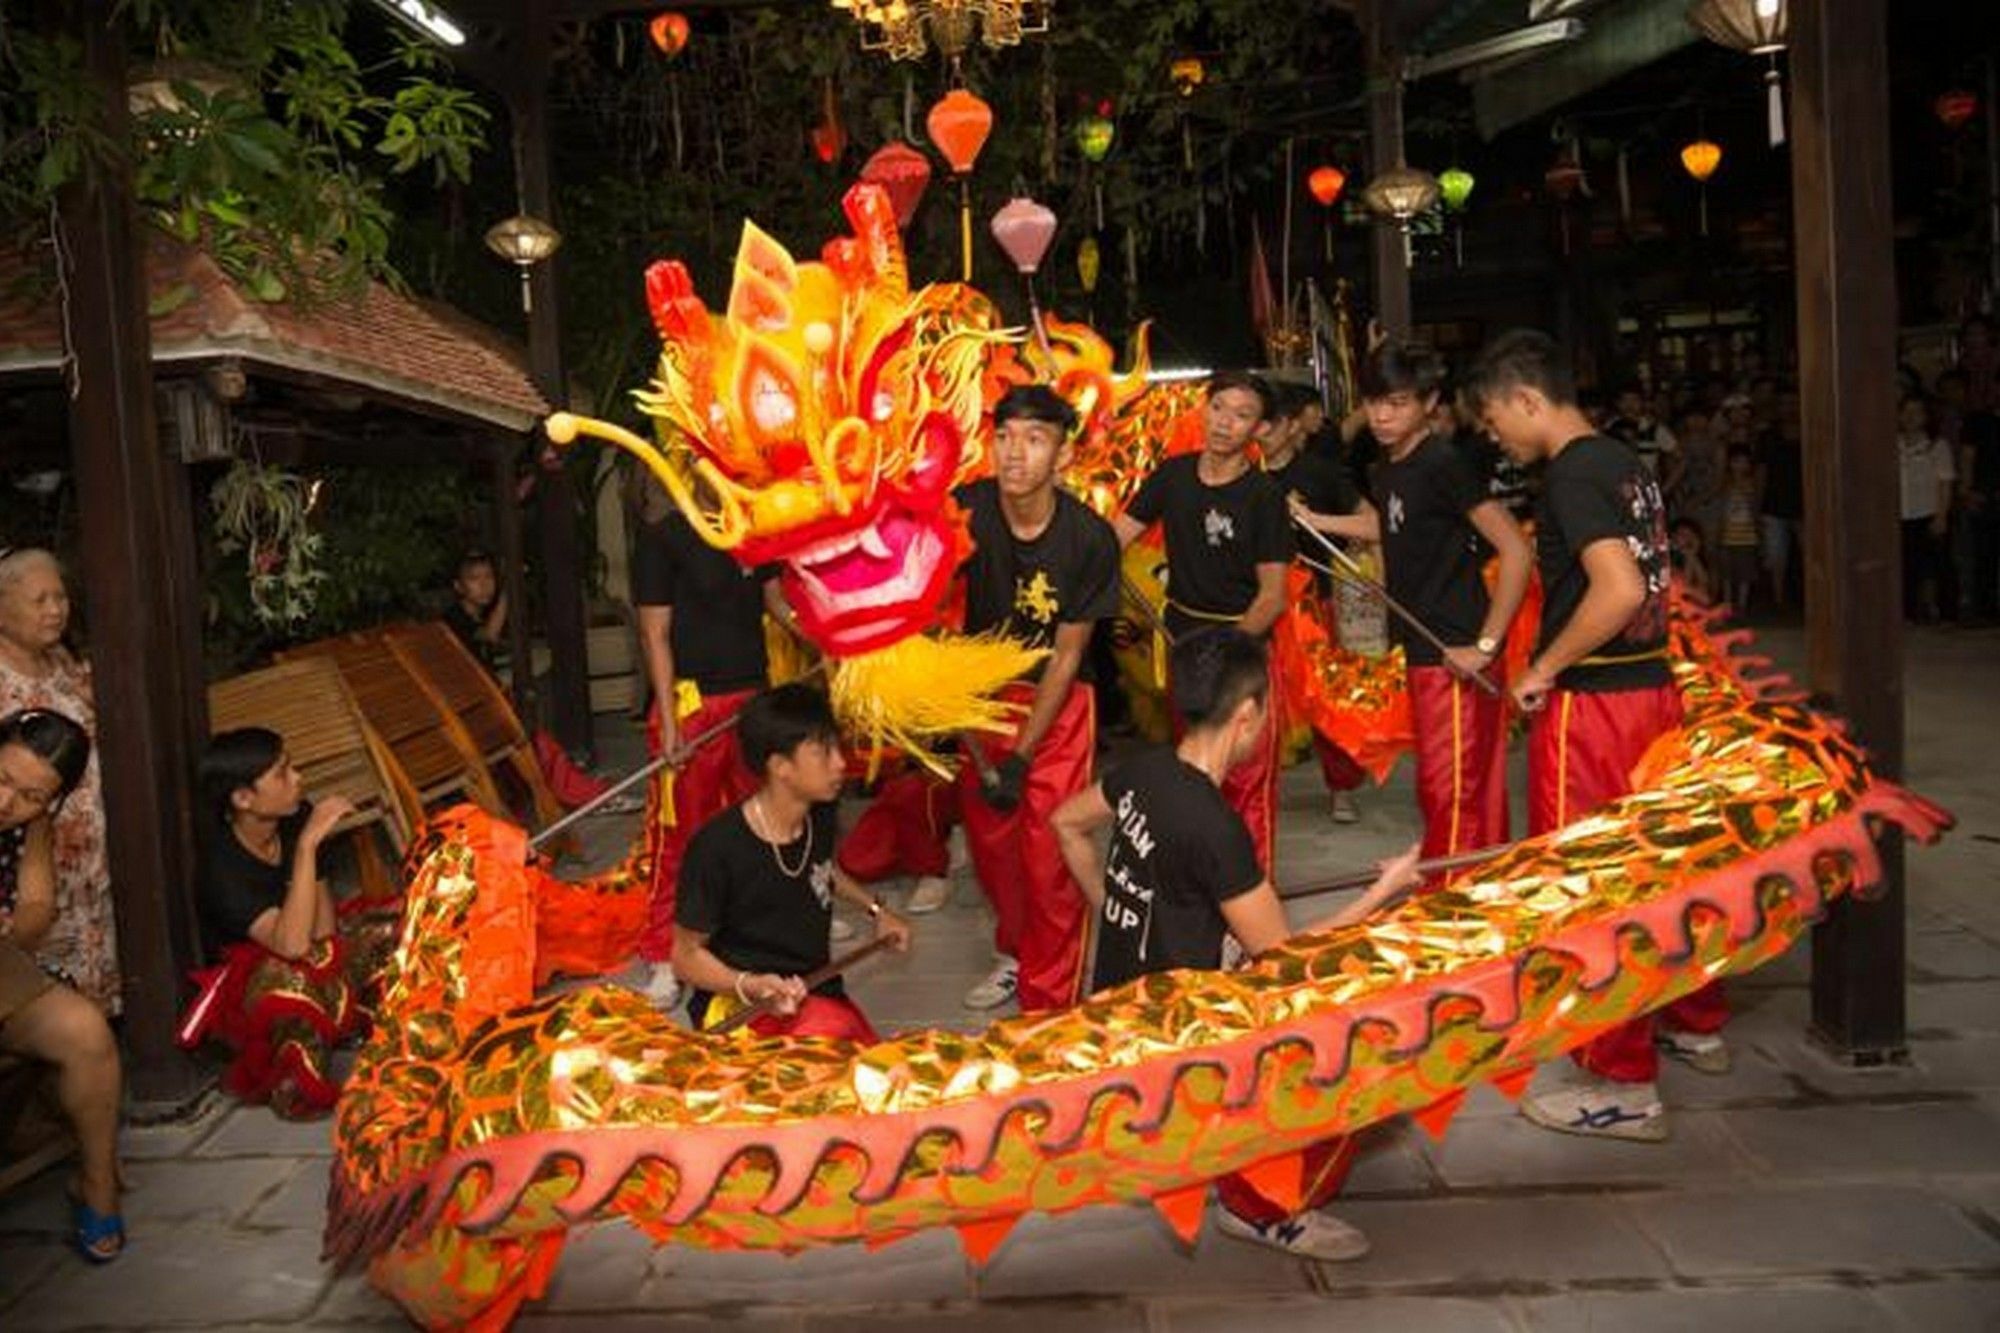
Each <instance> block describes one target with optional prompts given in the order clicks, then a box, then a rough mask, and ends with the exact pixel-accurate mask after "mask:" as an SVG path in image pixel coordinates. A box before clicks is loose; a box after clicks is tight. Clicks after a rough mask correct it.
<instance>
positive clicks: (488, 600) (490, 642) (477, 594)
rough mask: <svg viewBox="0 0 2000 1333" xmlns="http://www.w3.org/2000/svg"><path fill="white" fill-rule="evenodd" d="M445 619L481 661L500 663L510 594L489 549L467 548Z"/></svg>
mask: <svg viewBox="0 0 2000 1333" xmlns="http://www.w3.org/2000/svg"><path fill="white" fill-rule="evenodd" d="M444 623H445V626H446V627H447V628H448V629H450V630H451V632H452V633H453V634H454V635H456V636H457V638H458V641H459V642H460V643H462V644H464V645H465V647H466V651H468V652H470V653H471V654H472V655H473V656H474V657H475V658H477V659H478V660H479V665H481V666H483V667H485V668H486V669H487V670H488V671H492V670H495V669H496V668H497V667H498V666H499V664H500V659H501V657H502V651H501V650H502V649H503V648H505V647H506V644H507V594H506V593H504V592H502V591H501V590H500V578H499V575H498V573H497V572H496V570H495V569H494V566H493V557H492V556H490V555H488V554H486V552H484V551H467V552H466V553H465V554H464V555H462V556H460V557H459V560H458V572H457V573H456V574H454V575H453V576H452V580H451V605H449V606H447V607H446V608H445V609H444Z"/></svg>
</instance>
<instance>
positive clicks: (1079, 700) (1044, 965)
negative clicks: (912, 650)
mask: <svg viewBox="0 0 2000 1333" xmlns="http://www.w3.org/2000/svg"><path fill="white" fill-rule="evenodd" d="M1005 697H1007V698H1009V699H1011V700H1013V701H1015V702H1017V703H1020V704H1022V705H1024V706H1025V705H1026V704H1028V703H1029V702H1030V701H1031V700H1032V699H1033V698H1034V687H1033V686H1031V685H1026V684H1017V685H1013V686H1010V687H1009V688H1008V690H1007V692H1006V695H1005ZM1016 734H1018V733H1016ZM969 743H970V744H973V745H978V746H980V747H981V748H982V749H983V750H984V751H985V753H986V755H987V757H988V758H990V759H991V760H992V761H993V762H995V763H998V762H999V761H1000V759H1001V758H1002V757H1003V756H1004V755H1006V754H1007V753H1008V751H1009V748H1010V746H1011V745H1012V743H1013V737H1011V736H1009V737H1004V738H1002V737H996V736H986V735H982V736H979V737H977V738H971V739H970V740H969ZM1096 748H1097V700H1096V696H1095V695H1094V694H1093V693H1092V692H1091V689H1090V687H1089V686H1088V685H1086V684H1083V683H1081V682H1079V683H1077V684H1075V685H1072V686H1071V687H1070V691H1069V698H1067V699H1065V700H1064V701H1063V706H1062V708H1061V710H1060V711H1059V712H1057V714H1056V718H1055V721H1054V722H1053V723H1051V724H1050V725H1049V729H1048V731H1047V732H1046V733H1045V734H1044V735H1043V736H1042V739H1041V743H1040V744H1038V745H1036V746H1035V752H1034V754H1033V755H1031V756H1030V757H1029V760H1028V781H1027V786H1026V789H1025V790H1024V792H1023V793H1022V796H1021V803H1020V804H1019V805H1018V806H1016V807H1014V809H1012V810H1009V811H1006V812H1005V813H1002V812H1001V811H999V810H995V809H994V808H993V807H992V806H990V805H988V804H987V803H986V800H985V797H984V796H982V795H981V794H980V789H979V774H978V772H977V770H976V769H975V768H974V766H973V765H971V764H966V765H965V766H964V767H963V768H962V769H961V770H960V771H959V775H958V809H959V815H960V817H961V818H962V819H964V820H965V844H966V850H967V851H969V852H970V853H971V854H972V868H973V870H974V871H976V872H977V873H978V875H979V885H980V887H981V888H982V889H983V890H985V893H986V900H987V901H988V902H990V903H992V904H993V915H994V916H995V917H996V918H998V923H999V924H998V929H997V931H996V932H995V934H996V936H997V939H996V940H995V943H996V944H997V945H998V947H999V950H1000V952H1001V953H1003V954H1006V955H1007V956H1008V957H1010V958H1012V959H1014V960H1015V961H1016V962H1017V963H1019V964H1020V966H1021V973H1020V989H1019V991H1018V992H1017V998H1018V1000H1019V1002H1020V1005H1021V1012H1023V1013H1033V1012H1035V1011H1036V1010H1041V1009H1060V1008H1064V1007H1066V1006H1068V1005H1072V1004H1075V1003H1076V1001H1077V998H1078V994H1079V991H1080V988H1081V986H1082V984H1083V935H1084V920H1085V917H1086V915H1087V912H1086V908H1085V906H1084V900H1083V891H1082V890H1081V889H1079V888H1078V887H1077V884H1076V881H1075V880H1074V879H1072V878H1071V877H1070V873H1069V867H1068V866H1067V865H1066V864H1064V862H1063V858H1062V850H1061V849H1060V848H1059V847H1058V846H1057V845H1056V835H1055V829H1054V827H1053V824H1052V822H1051V818H1052V816H1053V815H1054V814H1055V812H1056V807H1057V806H1059V805H1061V804H1062V803H1063V802H1064V801H1067V800H1068V799H1069V798H1070V797H1072V796H1074V795H1075V794H1076V793H1078V792H1080V791H1082V790H1083V789H1084V788H1085V787H1087V786H1089V785H1090V769H1091V761H1092V759H1093V757H1094V755H1095V751H1096Z"/></svg>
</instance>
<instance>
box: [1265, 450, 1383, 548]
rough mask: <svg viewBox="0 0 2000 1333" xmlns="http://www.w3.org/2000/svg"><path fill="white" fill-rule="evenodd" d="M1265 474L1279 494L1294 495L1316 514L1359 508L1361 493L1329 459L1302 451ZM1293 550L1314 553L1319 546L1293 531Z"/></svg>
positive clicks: (1349, 511)
mask: <svg viewBox="0 0 2000 1333" xmlns="http://www.w3.org/2000/svg"><path fill="white" fill-rule="evenodd" d="M1264 475H1265V476H1267V477H1269V478H1270V479H1271V482H1272V484H1273V485H1275V486H1276V487H1277V488H1278V495H1279V496H1280V497H1281V498H1283V497H1289V496H1293V495H1296V496H1298V497H1299V499H1301V500H1303V501H1305V503H1306V508H1308V509H1310V510H1312V511H1313V512H1314V513H1315V514H1328V515H1335V516H1338V515H1341V514H1351V513H1353V512H1354V511H1355V510H1357V509H1359V508H1360V507H1361V493H1360V492H1359V491H1356V490H1355V489H1354V482H1353V480H1352V479H1351V478H1350V477H1349V476H1348V475H1347V470H1346V469H1345V468H1343V467H1341V466H1340V464H1338V463H1336V462H1334V461H1333V460H1332V459H1330V458H1324V457H1322V456H1320V455H1318V454H1309V453H1307V452H1306V451H1305V450H1303V449H1301V450H1299V451H1298V452H1297V453H1295V454H1293V455H1292V457H1291V459H1290V461H1289V462H1287V463H1286V464H1285V465H1284V466H1283V467H1266V468H1265V469H1264ZM1292 545H1293V549H1295V550H1300V551H1304V552H1306V553H1307V554H1309V555H1310V554H1313V552H1314V550H1315V548H1316V547H1318V545H1319V543H1317V542H1315V541H1313V539H1312V538H1310V537H1308V536H1306V535H1305V533H1303V532H1299V531H1297V530H1296V529H1294V531H1293V532H1292Z"/></svg>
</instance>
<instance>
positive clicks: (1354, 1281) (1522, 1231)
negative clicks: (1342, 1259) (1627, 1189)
mask: <svg viewBox="0 0 2000 1333" xmlns="http://www.w3.org/2000/svg"><path fill="white" fill-rule="evenodd" d="M1337 1211H1338V1212H1339V1214H1340V1216H1341V1217H1342V1218H1344V1219H1346V1220H1347V1221H1349V1222H1352V1223H1353V1224H1354V1225H1356V1226H1358V1227H1360V1228H1361V1229H1362V1230H1363V1231H1365V1232H1367V1233H1368V1238H1369V1240H1370V1241H1371V1242H1373V1244H1374V1249H1373V1250H1372V1251H1371V1252H1370V1254H1369V1255H1368V1257H1367V1258H1365V1259H1362V1260H1360V1261H1358V1262H1356V1263H1351V1264H1341V1265H1339V1266H1338V1267H1337V1268H1333V1269H1330V1270H1329V1277H1330V1280H1331V1281H1332V1282H1333V1283H1334V1284H1335V1285H1337V1286H1338V1287H1339V1288H1340V1289H1342V1290H1359V1289H1362V1288H1368V1287H1378V1286H1390V1285H1406V1286H1415V1285H1425V1284H1433V1283H1454V1284H1459V1285H1474V1286H1477V1285H1482V1284H1495V1285H1498V1284H1503V1283H1504V1284H1516V1283H1523V1282H1573V1281H1580V1280H1585V1279H1618V1280H1624V1281H1630V1280H1637V1279H1649V1278H1664V1277H1665V1276H1666V1275H1667V1267H1666V1264H1665V1262H1664V1261H1662V1260H1661V1258H1660V1256H1659V1254H1658V1253H1657V1251H1655V1249H1654V1248H1653V1246H1652V1245H1650V1244H1649V1243H1648V1242H1647V1241H1646V1239H1645V1237H1644V1236H1642V1235H1641V1234H1640V1233H1639V1231H1638V1230H1637V1229H1636V1228H1635V1227H1633V1226H1632V1224H1631V1223H1630V1222H1629V1221H1627V1220H1626V1218H1625V1217H1624V1215H1623V1214H1621V1213H1619V1212H1618V1211H1617V1210H1616V1209H1615V1208H1614V1207H1613V1206H1612V1205H1611V1204H1610V1203H1609V1202H1607V1201H1605V1200H1602V1199H1593V1198H1585V1197H1578V1196H1569V1195H1555V1196H1540V1197H1534V1198H1506V1199H1460V1198H1454V1199H1434V1200H1423V1201H1418V1202H1372V1201H1370V1200H1366V1199H1356V1200H1353V1201H1351V1202H1346V1203H1342V1204H1340V1205H1339V1207H1338V1209H1337Z"/></svg>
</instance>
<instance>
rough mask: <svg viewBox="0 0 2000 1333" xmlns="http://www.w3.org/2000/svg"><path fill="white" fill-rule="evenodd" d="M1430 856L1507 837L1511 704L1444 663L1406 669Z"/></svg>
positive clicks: (1426, 854) (1421, 808)
mask: <svg viewBox="0 0 2000 1333" xmlns="http://www.w3.org/2000/svg"><path fill="white" fill-rule="evenodd" d="M1409 681H1410V720H1411V722H1412V724H1413V730H1414V731H1415V732H1416V756H1417V809H1418V811H1419V812H1420V813H1421V814H1422V816H1423V820H1424V846H1423V856H1424V859H1425V860H1429V859H1431V858H1433V857H1439V856H1452V855H1456V854H1457V853H1459V852H1469V851H1473V850H1475V849H1476V848H1480V847H1490V846H1492V845H1494V844H1495V843H1501V842H1505V841H1507V707H1506V704H1505V702H1504V701H1503V700H1502V699H1500V698H1498V697H1497V696H1494V695H1490V694H1487V693H1486V692H1485V691H1484V690H1481V689H1480V688H1479V687H1478V686H1476V685H1474V684H1473V683H1472V682H1471V681H1469V680H1467V679H1465V678H1464V677H1463V676H1461V675H1459V674H1458V673H1457V672H1456V671H1453V670H1452V669H1451V668H1450V667H1445V666H1413V667H1411V668H1410V671H1409Z"/></svg>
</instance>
